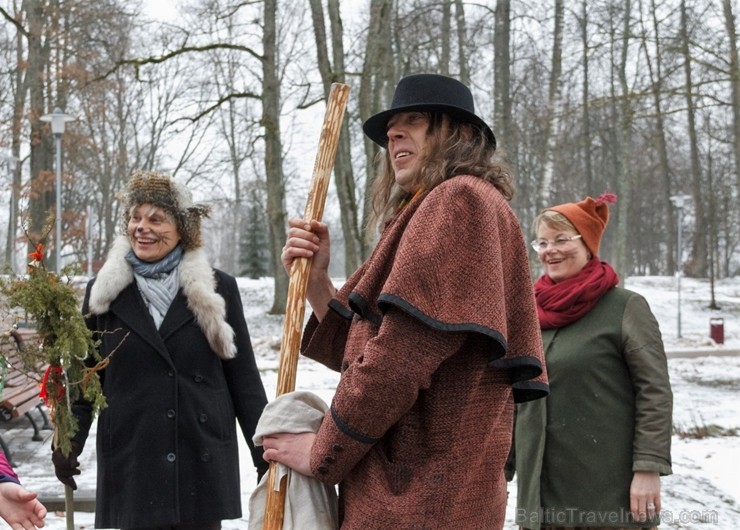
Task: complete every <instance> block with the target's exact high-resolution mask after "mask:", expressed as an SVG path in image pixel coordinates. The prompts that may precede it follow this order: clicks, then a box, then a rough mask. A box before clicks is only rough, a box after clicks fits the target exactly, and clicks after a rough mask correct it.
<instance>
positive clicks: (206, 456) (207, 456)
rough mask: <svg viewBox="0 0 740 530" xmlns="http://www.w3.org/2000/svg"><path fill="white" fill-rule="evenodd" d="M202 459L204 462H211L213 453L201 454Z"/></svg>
mask: <svg viewBox="0 0 740 530" xmlns="http://www.w3.org/2000/svg"><path fill="white" fill-rule="evenodd" d="M200 459H201V461H202V462H210V461H211V453H209V452H205V453H203V454H202V455H200Z"/></svg>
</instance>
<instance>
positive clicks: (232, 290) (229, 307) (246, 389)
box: [218, 274, 268, 474]
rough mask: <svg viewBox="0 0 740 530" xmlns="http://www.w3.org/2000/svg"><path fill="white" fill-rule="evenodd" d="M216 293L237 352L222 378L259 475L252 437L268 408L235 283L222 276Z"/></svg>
mask: <svg viewBox="0 0 740 530" xmlns="http://www.w3.org/2000/svg"><path fill="white" fill-rule="evenodd" d="M218 291H219V293H220V294H221V296H223V298H224V300H225V301H226V320H227V321H228V323H229V324H230V325H231V327H232V329H233V330H234V334H235V337H234V340H235V341H236V351H237V354H236V357H235V358H234V359H230V360H227V361H223V365H224V374H225V376H226V381H227V384H228V386H229V394H230V395H231V400H232V402H233V403H234V410H235V411H236V418H237V420H238V421H239V426H240V427H241V430H242V434H243V435H244V438H245V440H246V441H247V445H248V446H249V451H250V452H251V454H252V462H254V465H255V467H256V468H257V470H258V472H259V473H260V474H262V473H264V471H266V470H267V467H268V464H267V462H265V460H264V459H263V458H262V448H261V447H255V445H254V442H253V441H252V437H253V436H254V431H255V428H256V427H257V422H258V421H259V418H260V416H261V415H262V410H263V409H264V408H265V405H266V404H267V395H266V394H265V388H264V386H263V385H262V379H261V377H260V373H259V370H258V368H257V362H256V360H255V357H254V351H253V350H252V342H251V339H250V337H249V329H248V328H247V321H246V320H245V318H244V307H243V306H242V301H241V296H240V294H239V288H238V286H237V284H236V280H235V279H234V278H233V277H232V276H228V275H226V274H221V275H220V276H219V285H218Z"/></svg>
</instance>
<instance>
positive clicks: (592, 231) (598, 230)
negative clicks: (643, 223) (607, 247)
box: [546, 193, 617, 256]
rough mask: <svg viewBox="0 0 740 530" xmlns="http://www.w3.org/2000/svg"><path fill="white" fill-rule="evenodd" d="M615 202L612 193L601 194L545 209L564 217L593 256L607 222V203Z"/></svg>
mask: <svg viewBox="0 0 740 530" xmlns="http://www.w3.org/2000/svg"><path fill="white" fill-rule="evenodd" d="M615 202H617V196H616V195H614V194H613V193H602V194H601V196H599V198H598V199H592V198H591V197H586V198H585V199H583V200H582V201H581V202H566V203H565V204H559V205H557V206H552V207H551V208H546V210H552V211H555V212H558V213H559V214H561V215H563V216H565V218H566V219H568V221H570V223H571V224H572V225H573V226H574V227H575V229H576V230H578V233H579V234H581V237H582V238H583V242H584V243H585V244H586V246H587V247H588V249H589V250H590V251H591V253H592V254H593V255H594V256H598V255H599V245H600V244H601V236H602V235H603V234H604V229H605V228H606V224H607V223H608V222H609V207H608V206H607V203H615Z"/></svg>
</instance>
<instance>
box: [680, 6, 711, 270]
mask: <svg viewBox="0 0 740 530" xmlns="http://www.w3.org/2000/svg"><path fill="white" fill-rule="evenodd" d="M680 11H681V26H680V29H679V46H680V48H681V53H682V55H683V60H684V75H685V77H686V88H685V91H684V94H685V99H686V118H687V120H688V135H689V154H690V160H691V165H690V167H689V171H690V184H691V195H692V197H693V207H694V237H693V238H692V240H691V251H690V255H689V259H688V261H687V263H686V265H685V266H684V269H685V271H686V273H687V274H688V275H690V276H700V275H704V274H705V273H706V266H707V261H706V254H707V247H706V226H705V225H706V221H705V213H704V197H703V193H702V184H701V181H702V173H701V161H700V159H699V141H698V138H697V131H696V108H695V104H694V90H695V87H694V83H693V78H692V68H691V63H692V59H691V49H690V36H689V20H688V13H687V10H686V2H685V0H681V7H680Z"/></svg>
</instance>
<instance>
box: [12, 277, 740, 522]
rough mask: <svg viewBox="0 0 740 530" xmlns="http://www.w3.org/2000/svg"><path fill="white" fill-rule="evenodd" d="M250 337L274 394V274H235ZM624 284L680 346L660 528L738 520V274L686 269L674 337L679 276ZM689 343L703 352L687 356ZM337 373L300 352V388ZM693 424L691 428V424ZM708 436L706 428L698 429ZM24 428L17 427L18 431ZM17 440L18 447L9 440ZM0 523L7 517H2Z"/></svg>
mask: <svg viewBox="0 0 740 530" xmlns="http://www.w3.org/2000/svg"><path fill="white" fill-rule="evenodd" d="M239 285H240V288H241V290H242V294H243V300H244V308H245V314H246V317H247V322H248V324H249V328H250V333H251V336H252V342H253V345H254V348H255V352H256V354H257V357H258V364H259V366H260V368H261V370H262V373H263V381H264V384H265V387H266V389H267V393H268V397H270V398H272V397H273V396H274V395H275V389H276V381H277V367H278V361H277V355H278V343H279V340H280V336H281V335H282V318H281V317H276V316H272V315H268V314H267V311H268V309H269V308H270V306H271V303H272V280H270V279H261V280H247V279H239ZM626 287H628V288H630V289H633V290H635V291H638V292H640V293H641V294H643V295H644V296H645V297H646V298H647V300H648V302H649V303H650V305H651V307H652V309H653V312H654V313H655V314H656V317H657V318H658V321H659V323H660V327H661V330H662V332H663V337H664V341H665V344H666V350H667V351H668V352H669V353H670V352H682V356H681V357H673V356H669V357H670V358H669V362H668V364H669V369H670V375H671V382H672V385H673V391H674V401H675V403H674V418H673V422H674V425H675V430H676V434H675V435H674V437H673V472H674V474H673V475H671V476H669V477H664V478H663V482H662V485H663V519H664V523H663V525H662V526H661V528H677V529H678V528H680V529H696V530H701V529H709V528H720V529H734V528H740V480H738V479H737V476H738V472H740V466H739V464H738V463H739V462H740V355H738V354H737V353H735V354H734V355H733V354H732V352H738V350H740V278H734V279H727V280H722V281H719V282H717V285H716V286H715V302H716V304H717V305H718V306H719V307H720V309H718V310H710V309H708V305H709V302H710V300H711V296H710V289H709V282H708V281H703V280H692V279H688V278H682V279H681V305H680V313H681V338H679V337H678V325H677V324H678V292H677V288H676V287H677V281H676V278H674V277H640V278H628V280H627V282H626ZM711 318H714V319H716V318H722V319H723V325H724V344H723V345H717V344H715V343H714V342H713V341H712V340H711V339H710V319H711ZM687 352H688V354H690V353H691V352H694V353H696V352H700V353H705V354H707V355H701V356H698V357H685V355H687ZM337 380H338V376H337V375H336V374H334V373H332V372H330V371H328V370H327V369H325V368H323V367H322V366H320V365H318V364H316V363H314V362H312V361H310V360H306V359H301V360H300V361H299V368H298V375H297V383H296V388H298V389H302V390H311V391H313V392H316V393H317V394H319V395H320V396H321V397H322V398H324V400H325V401H327V402H329V401H330V400H331V396H332V394H333V389H334V387H335V385H336V383H337ZM687 433H688V434H692V433H695V434H694V435H692V436H686V434H687ZM698 436H703V437H698ZM17 438H18V437H14V440H15V439H17ZM25 443H27V444H35V445H34V449H33V458H29V459H27V460H26V461H24V462H23V463H21V465H19V467H18V469H17V471H18V473H19V475H20V476H21V480H22V481H23V482H24V485H25V486H26V487H27V488H29V489H31V490H33V491H38V492H40V494H41V495H42V496H60V497H63V490H62V487H61V485H60V484H59V483H58V482H57V481H56V479H55V477H54V474H53V470H52V468H51V464H50V449H49V445H50V444H49V441H48V438H47V440H46V441H45V442H43V443H38V442H31V441H28V442H24V444H25ZM93 447H94V445H93V444H89V445H88V448H87V449H86V453H85V454H83V455H82V475H81V476H80V477H79V479H78V484H79V486H80V491H81V492H85V491H87V492H92V491H93V490H94V488H95V458H94V454H93V451H91V449H92V448H93ZM11 449H13V447H11ZM242 455H243V458H242V462H241V469H242V498H243V506H244V517H243V518H242V519H240V520H235V521H224V524H223V528H224V529H225V530H235V529H244V528H246V527H247V524H246V523H247V517H248V512H247V502H248V499H249V495H250V493H251V491H252V488H253V487H254V485H255V483H256V474H255V472H254V470H253V469H252V465H251V462H250V461H249V457H248V453H247V452H246V450H244V451H242ZM515 490H516V482H513V483H511V485H510V494H509V498H510V499H512V502H510V505H509V507H508V511H507V513H508V517H507V520H508V522H507V525H506V528H507V530H508V529H513V528H516V526H515V525H514V524H513V516H514V510H515V506H514V502H513V501H514V500H515V499H516V491H515ZM0 524H2V523H0ZM75 524H76V527H77V528H86V529H90V528H93V514H91V513H83V512H77V513H76V514H75ZM46 527H47V528H49V529H52V530H57V529H58V530H62V529H64V528H66V526H65V518H64V514H61V513H60V514H54V513H50V514H49V516H48V517H47V524H46ZM307 530H311V529H307Z"/></svg>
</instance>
